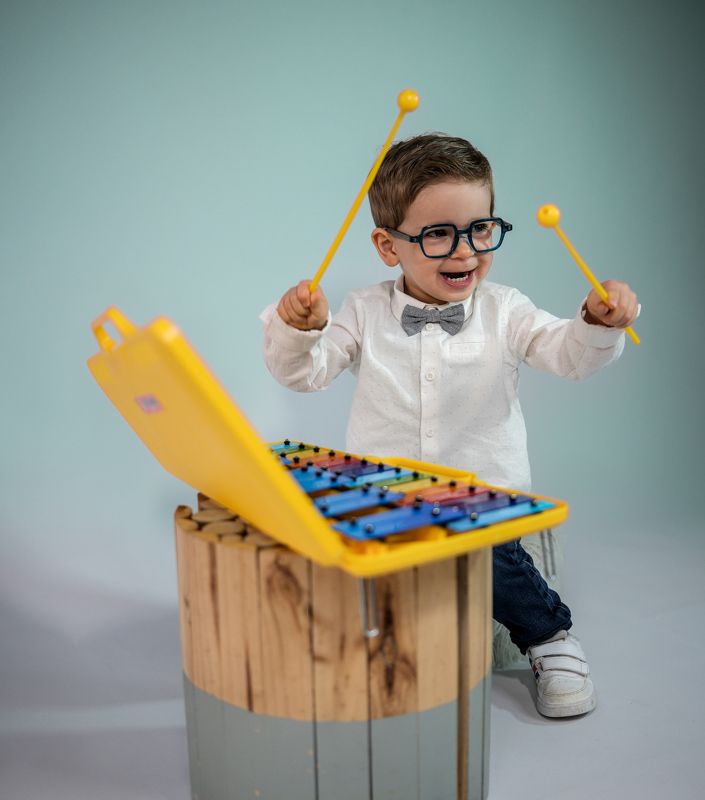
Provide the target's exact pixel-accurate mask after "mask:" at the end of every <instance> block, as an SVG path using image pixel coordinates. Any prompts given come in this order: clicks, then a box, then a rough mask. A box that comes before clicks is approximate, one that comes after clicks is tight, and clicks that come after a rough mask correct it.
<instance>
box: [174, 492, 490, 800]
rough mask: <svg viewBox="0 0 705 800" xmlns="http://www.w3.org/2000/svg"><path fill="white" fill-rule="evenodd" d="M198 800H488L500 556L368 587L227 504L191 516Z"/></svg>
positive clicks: (186, 562)
mask: <svg viewBox="0 0 705 800" xmlns="http://www.w3.org/2000/svg"><path fill="white" fill-rule="evenodd" d="M175 523H176V524H175V528H176V548H177V559H178V582H179V606H180V622H181V640H182V648H183V667H184V687H185V697H186V718H187V732H188V743H189V762H190V770H191V786H192V794H193V798H194V800H226V799H227V800H241V798H242V799H243V800H244V799H245V798H246V799H247V800H250V798H263V799H264V798H266V799H267V800H365V798H372V797H374V800H392V798H398V799H399V800H412V799H413V800H456V799H457V800H484V798H486V796H487V783H488V759H489V721H490V677H491V655H492V613H491V612H492V591H491V588H492V563H491V549H490V548H487V549H485V550H481V551H478V552H475V553H470V554H468V555H465V556H461V557H459V558H456V559H450V560H446V561H439V562H434V563H430V564H426V565H423V566H420V567H416V568H413V569H409V570H404V571H401V572H397V573H393V574H390V575H385V576H382V577H379V578H377V579H375V581H374V582H372V586H374V587H375V588H376V595H377V601H378V609H379V628H380V631H379V634H378V635H377V636H375V637H373V638H367V637H366V636H365V635H364V631H363V624H362V616H361V613H360V596H359V592H358V588H359V587H358V580H357V579H355V578H354V577H352V576H351V575H349V574H348V573H346V572H343V571H342V570H339V569H337V568H326V567H321V566H319V565H318V564H316V563H314V562H312V561H310V560H308V559H306V558H304V557H302V556H300V555H298V554H296V553H294V552H292V551H291V550H288V549H286V548H284V547H282V546H281V545H279V544H278V543H277V542H275V541H274V540H273V539H270V538H269V537H268V536H266V535H265V534H263V533H262V532H260V531H258V530H256V529H254V528H252V527H251V526H249V525H248V524H247V523H246V522H245V521H243V520H242V519H240V518H237V517H236V516H235V515H234V514H233V513H231V512H230V511H227V510H226V509H224V508H223V507H222V506H218V505H217V504H216V503H214V502H213V501H211V500H209V499H208V498H205V497H204V496H203V495H199V510H198V512H196V513H192V511H191V509H190V508H188V507H186V506H180V507H179V508H178V509H177V511H176V514H175Z"/></svg>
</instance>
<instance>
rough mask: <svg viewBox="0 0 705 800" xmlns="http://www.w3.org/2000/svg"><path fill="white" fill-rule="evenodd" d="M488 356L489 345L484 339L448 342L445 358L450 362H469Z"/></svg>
mask: <svg viewBox="0 0 705 800" xmlns="http://www.w3.org/2000/svg"><path fill="white" fill-rule="evenodd" d="M488 357H489V347H488V342H487V340H486V339H482V340H478V341H473V342H468V341H464V342H454V341H452V340H450V341H449V342H448V351H447V358H448V362H449V363H450V364H470V363H472V362H473V361H478V360H483V359H486V358H488Z"/></svg>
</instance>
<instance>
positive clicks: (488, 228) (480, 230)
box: [472, 222, 495, 239]
mask: <svg viewBox="0 0 705 800" xmlns="http://www.w3.org/2000/svg"><path fill="white" fill-rule="evenodd" d="M494 227H495V224H494V222H476V223H474V225H473V226H472V236H477V237H479V238H483V239H485V238H487V237H488V236H491V235H492V231H493V230H494Z"/></svg>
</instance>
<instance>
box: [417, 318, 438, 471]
mask: <svg viewBox="0 0 705 800" xmlns="http://www.w3.org/2000/svg"><path fill="white" fill-rule="evenodd" d="M425 327H426V330H428V331H429V333H425V332H422V333H421V364H420V367H421V368H420V370H419V378H420V380H419V393H420V407H421V420H420V422H421V424H420V434H421V441H420V443H419V444H420V451H421V458H422V459H423V460H424V461H436V460H438V458H439V455H440V454H439V451H438V440H439V437H438V433H439V431H438V412H439V408H440V395H439V392H440V387H439V382H438V369H439V363H440V362H439V358H440V342H439V336H438V333H439V332H440V330H441V329H440V327H439V326H438V325H437V324H435V325H434V324H433V323H429V324H428V325H426V326H425Z"/></svg>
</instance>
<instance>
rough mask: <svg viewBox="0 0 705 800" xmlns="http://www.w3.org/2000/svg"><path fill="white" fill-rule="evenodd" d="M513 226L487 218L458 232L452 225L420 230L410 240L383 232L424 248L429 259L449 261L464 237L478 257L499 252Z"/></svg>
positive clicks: (408, 237) (396, 233)
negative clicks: (497, 250)
mask: <svg viewBox="0 0 705 800" xmlns="http://www.w3.org/2000/svg"><path fill="white" fill-rule="evenodd" d="M511 229H512V226H511V225H510V223H509V222H505V221H504V220H503V219H500V218H499V217H486V218H485V219H476V220H475V221H474V222H471V223H470V225H469V226H468V227H467V228H466V229H465V230H462V231H461V230H458V229H457V228H456V227H455V225H453V224H452V223H443V224H441V225H426V227H425V228H421V233H419V235H418V236H409V234H407V233H402V232H401V231H397V230H395V229H394V228H384V230H385V231H388V232H389V233H391V234H392V236H396V237H397V239H404V240H405V241H407V242H413V243H414V244H418V245H420V246H421V252H422V253H423V254H424V255H425V256H426V258H447V257H448V256H450V255H452V254H453V253H454V252H455V248H456V247H457V246H458V242H459V241H460V237H461V236H465V237H467V240H468V243H469V244H470V247H472V249H473V250H474V251H475V252H476V253H491V252H492V251H493V250H496V249H497V248H498V247H499V246H500V245H501V244H502V241H503V240H504V234H505V233H507V231H510V230H511Z"/></svg>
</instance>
